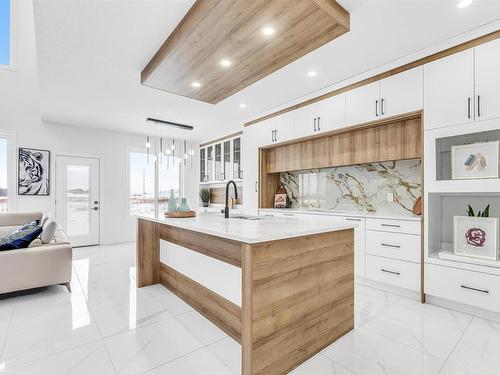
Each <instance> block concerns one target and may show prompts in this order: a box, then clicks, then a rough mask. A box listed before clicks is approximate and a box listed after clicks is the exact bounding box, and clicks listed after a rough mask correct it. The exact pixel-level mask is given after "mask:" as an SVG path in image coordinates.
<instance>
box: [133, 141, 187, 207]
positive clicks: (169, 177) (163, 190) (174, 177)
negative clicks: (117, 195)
mask: <svg viewBox="0 0 500 375" xmlns="http://www.w3.org/2000/svg"><path fill="white" fill-rule="evenodd" d="M154 159H155V157H154V156H153V154H150V155H149V157H148V154H147V152H145V151H142V150H134V151H130V152H129V166H130V182H129V183H130V196H129V203H130V214H131V215H156V214H157V213H162V212H165V211H166V210H167V207H168V199H169V198H170V191H171V190H173V191H174V195H175V197H176V198H179V196H180V177H181V172H180V168H181V164H182V163H181V162H180V159H179V158H178V157H173V156H164V157H162V158H160V159H159V160H158V162H155V160H154ZM156 192H158V195H156Z"/></svg>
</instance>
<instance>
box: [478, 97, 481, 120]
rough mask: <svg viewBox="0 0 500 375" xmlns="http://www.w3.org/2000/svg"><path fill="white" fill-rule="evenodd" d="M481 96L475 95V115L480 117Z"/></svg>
mask: <svg viewBox="0 0 500 375" xmlns="http://www.w3.org/2000/svg"><path fill="white" fill-rule="evenodd" d="M480 100H481V97H480V96H479V95H478V96H477V117H481V101H480Z"/></svg>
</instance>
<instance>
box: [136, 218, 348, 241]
mask: <svg viewBox="0 0 500 375" xmlns="http://www.w3.org/2000/svg"><path fill="white" fill-rule="evenodd" d="M139 218H140V219H145V220H152V221H154V222H157V223H161V224H167V225H171V226H173V227H177V228H182V229H187V230H192V231H195V232H200V233H205V234H210V235H213V236H217V237H222V238H227V239H230V240H235V241H239V242H244V243H250V244H253V243H260V242H267V241H275V240H282V239H287V238H294V237H302V236H306V235H311V234H319V233H328V232H335V231H339V230H344V229H351V228H354V225H352V224H350V223H344V222H332V223H331V222H326V221H324V220H311V219H300V218H282V217H268V216H260V220H245V219H239V218H235V217H233V218H229V219H225V218H224V216H223V215H222V214H220V213H212V212H201V213H200V212H199V213H198V214H197V216H196V217H192V218H183V219H171V218H163V217H161V218H158V217H151V216H139Z"/></svg>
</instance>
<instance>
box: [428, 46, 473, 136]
mask: <svg viewBox="0 0 500 375" xmlns="http://www.w3.org/2000/svg"><path fill="white" fill-rule="evenodd" d="M424 117H425V120H424V126H425V129H434V128H440V127H444V126H450V125H458V124H464V123H467V122H472V121H474V51H473V50H472V49H469V50H466V51H463V52H459V53H456V54H454V55H451V56H448V57H445V58H443V59H441V60H436V61H433V62H431V63H429V64H426V65H425V66H424Z"/></svg>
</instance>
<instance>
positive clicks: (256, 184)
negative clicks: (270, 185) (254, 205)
mask: <svg viewBox="0 0 500 375" xmlns="http://www.w3.org/2000/svg"><path fill="white" fill-rule="evenodd" d="M258 185H259V181H255V192H256V193H257V191H258V190H257V189H258Z"/></svg>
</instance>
